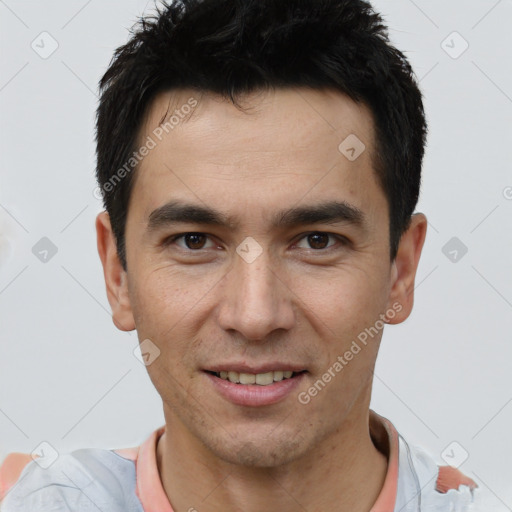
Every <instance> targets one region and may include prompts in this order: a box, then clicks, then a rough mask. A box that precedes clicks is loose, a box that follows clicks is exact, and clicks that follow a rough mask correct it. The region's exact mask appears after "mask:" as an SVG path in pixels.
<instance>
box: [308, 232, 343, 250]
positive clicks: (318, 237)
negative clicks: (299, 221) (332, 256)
mask: <svg viewBox="0 0 512 512" xmlns="http://www.w3.org/2000/svg"><path fill="white" fill-rule="evenodd" d="M329 238H331V239H334V240H336V239H337V240H338V241H340V237H337V236H335V235H331V234H330V233H323V232H315V233H309V234H307V235H305V236H304V237H302V239H301V240H306V241H307V243H308V244H309V246H310V247H303V248H305V249H314V250H321V249H328V248H329V247H332V246H333V245H335V244H331V245H327V244H328V243H329Z"/></svg>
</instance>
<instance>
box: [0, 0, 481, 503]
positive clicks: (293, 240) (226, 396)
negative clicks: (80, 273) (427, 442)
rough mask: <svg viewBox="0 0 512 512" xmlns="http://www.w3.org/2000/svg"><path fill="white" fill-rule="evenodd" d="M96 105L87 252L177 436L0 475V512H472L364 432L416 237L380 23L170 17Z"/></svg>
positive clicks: (287, 9) (401, 84) (397, 78)
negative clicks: (94, 188) (100, 207)
mask: <svg viewBox="0 0 512 512" xmlns="http://www.w3.org/2000/svg"><path fill="white" fill-rule="evenodd" d="M100 85H101V99H100V104H99V108H98V118H97V160H98V165H97V177H98V182H99V186H100V188H101V191H102V193H103V196H104V203H105V207H106V211H105V212H102V213H100V214H99V215H98V217H97V221H96V229H97V236H98V250H99V255H100V258H101V261H102V264H103V269H104V277H105V282H106V288H107V295H108V299H109V302H110V305H111V307H112V311H113V321H114V323H115V325H116V326H117V327H118V328H119V329H121V330H126V331H130V330H134V329H136V330H137V333H138V336H139V340H140V342H141V350H142V352H143V356H144V358H145V362H146V364H147V369H148V372H149V375H150V378H151V380H152V382H153V383H154V385H155V387H156V389H157V391H158V393H159V394H160V396H161V397H162V401H163V407H164V414H165V426H163V427H161V428H159V429H157V430H156V431H155V432H154V433H153V434H152V435H151V437H150V438H149V439H147V440H146V441H145V442H144V443H143V444H142V445H141V446H140V447H137V448H133V449H127V450H118V451H109V450H93V449H83V450H77V451H75V452H73V453H71V454H67V455H64V456H61V457H59V459H58V460H57V461H56V462H55V463H54V464H53V465H52V466H50V467H49V468H47V469H43V468H42V467H41V465H39V464H37V462H36V461H32V462H30V463H28V464H27V465H25V464H26V462H27V459H23V458H21V459H20V457H19V456H18V457H17V458H16V457H14V458H13V457H11V458H8V459H7V460H6V462H5V463H4V467H3V470H2V474H3V487H4V494H6V498H5V499H4V502H3V509H2V510H5V512H10V511H14V510H27V511H28V510H37V511H44V510H59V511H71V510H72V511H81V510H93V509H94V510H96V509H99V510H105V511H106V510H108V511H143V510H144V511H146V512H150V511H151V512H157V511H158V512H169V511H174V512H186V511H188V512H192V511H199V512H216V511H220V510H223V511H233V512H234V511H239V510H244V511H247V512H252V511H261V510H279V511H280V512H292V511H293V512H294V511H297V510H305V511H311V512H313V511H325V510H336V511H351V512H368V511H372V512H392V511H413V510H414V511H418V510H428V511H434V510H439V511H452V510H455V511H469V510H477V509H476V508H475V506H476V505H475V500H476V497H477V495H478V490H476V489H475V487H476V484H475V483H474V482H473V481H472V480H471V479H469V478H467V477H466V476H464V475H463V474H462V473H461V472H459V471H458V470H456V469H454V468H449V467H442V468H439V467H438V466H437V464H436V463H435V462H434V460H433V459H432V458H431V457H430V456H429V455H428V454H426V453H424V452H423V451H421V450H420V449H418V448H416V447H413V446H409V445H408V444H407V442H406V441H405V440H404V439H403V438H402V437H401V436H400V435H399V434H398V432H397V431H396V429H395V428H394V427H393V425H392V424H391V422H389V421H388V420H387V419H385V418H383V417H381V416H379V415H378V414H376V413H375V412H374V411H371V410H369V404H370V397H371V388H372V377H373V369H374V366H375V361H376V357H377V354H378V349H379V344H380V341H381V337H382V332H383V328H384V325H385V324H397V323H400V322H403V321H404V320H405V319H406V318H407V317H408V316H409V314H410V312H411V309H412V306H413V296H414V282H415V274H416V269H417V266H418V261H419V258H420V253H421V250H422V247H423V243H424V240H425V234H426V226H427V221H426V218H425V216H424V215H423V214H420V213H416V214H414V213H413V212H414V208H415V206H416V203H417V199H418V193H419V186H420V174H421V165H422V158H423V153H424V145H425V137H426V123H425V118H424V113H423V106H422V101H421V93H420V91H419V90H418V87H417V84H416V82H415V80H414V78H413V75H412V71H411V68H410V66H409V64H408V63H407V61H406V59H405V57H404V56H403V55H402V54H401V53H400V52H399V51H398V50H396V49H395V48H393V47H392V46H391V45H390V44H389V41H388V39H387V33H386V29H385V27H384V25H383V23H382V19H381V17H380V16H379V15H378V14H376V13H375V12H374V11H373V10H372V8H371V6H370V5H369V4H368V3H366V2H363V1H360V0H323V1H318V0H316V1H313V0H309V1H305V0H287V1H284V0H237V1H234V0H202V1H199V0H190V1H177V2H175V3H173V4H172V5H170V6H167V7H164V8H162V10H161V11H160V12H159V13H158V15H157V16H156V17H155V18H154V19H145V20H143V22H142V23H141V25H140V26H139V28H138V30H137V31H135V32H134V34H133V36H132V38H131V40H130V41H129V42H128V43H127V44H126V45H124V46H123V47H121V48H119V49H118V50H117V51H116V54H115V58H114V60H113V62H112V63H111V65H110V67H109V69H108V70H107V72H106V74H105V76H104V77H103V79H102V81H101V84H100ZM43 466H44V465H43ZM16 481H17V483H15V482H16ZM9 489H10V491H9Z"/></svg>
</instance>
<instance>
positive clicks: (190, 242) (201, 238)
mask: <svg viewBox="0 0 512 512" xmlns="http://www.w3.org/2000/svg"><path fill="white" fill-rule="evenodd" d="M206 238H207V237H206V235H203V234H201V233H188V234H186V235H183V240H184V242H185V245H186V246H187V248H188V249H202V248H203V246H204V244H205V242H206Z"/></svg>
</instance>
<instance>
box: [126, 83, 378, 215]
mask: <svg viewBox="0 0 512 512" xmlns="http://www.w3.org/2000/svg"><path fill="white" fill-rule="evenodd" d="M237 101H238V102H239V105H240V107H241V108H237V107H236V106H235V105H233V104H232V103H231V102H230V101H229V100H226V99H224V98H221V97H219V96H217V95H214V94H209V93H208V94H200V93H198V92H195V91H190V90H180V91H171V92H165V93H161V94H159V95H158V96H157V97H156V98H155V100H154V101H153V103H152V104H151V106H150V108H149V109H148V112H147V114H146V118H145V120H144V123H143V125H142V128H141V130H140V133H139V144H140V145H144V144H147V142H148V141H149V140H150V139H151V141H152V143H151V146H152V149H151V150H150V151H148V152H147V154H146V156H145V157H144V159H143V160H142V161H141V162H140V164H139V166H138V169H137V171H136V174H135V180H134V184H133V190H132V201H131V206H130V210H131V209H132V206H133V207H134V208H135V209H137V210H138V215H139V217H140V216H142V217H143V218H145V219H147V218H148V217H149V215H150V214H151V212H152V211H153V210H154V209H155V208H157V207H159V206H161V205H163V204H165V203H166V202H168V201H169V200H172V199H178V200H187V201H189V202H190V200H193V201H194V202H196V203H204V204H208V205H211V206H215V207H218V209H220V207H221V205H223V206H224V210H225V211H226V213H227V214H230V213H233V214H236V213H239V212H235V211H233V212H229V211H228V210H229V209H230V208H233V209H236V208H238V209H240V208H241V207H243V208H244V209H245V210H246V211H247V210H248V209H250V208H253V211H252V216H253V217H257V216H260V217H261V218H263V217H264V214H265V211H267V213H269V212H270V210H271V209H272V208H273V207H277V206H280V207H282V206H284V205H291V204H294V203H298V202H300V201H301V200H306V201H307V202H310V203H311V201H315V200H317V199H319V198H320V197H321V198H322V199H323V200H325V199H328V200H343V201H347V202H351V203H353V204H354V205H355V206H356V207H357V208H360V209H364V208H365V207H366V208H370V209H373V210H375V209H378V208H380V207H382V206H383V207H384V208H386V202H385V198H384V196H383V194H382V191H381V190H380V187H379V186H378V182H377V177H376V175H375V172H374V171H373V161H372V155H373V154H374V145H375V143H374V127H373V119H372V115H371V112H370V111H369V109H368V108H367V107H365V106H364V105H362V104H357V103H355V102H353V101H352V100H350V99H349V98H348V97H346V96H345V95H343V94H341V93H339V92H335V91H314V90H309V89H281V90H279V89H278V90H275V91H259V92H255V93H251V94H248V95H245V96H244V97H243V98H240V99H239V100H237ZM354 157H355V158H354ZM376 196H379V197H376ZM262 206H265V208H262ZM270 213H271V212H270ZM139 220H140V219H139Z"/></svg>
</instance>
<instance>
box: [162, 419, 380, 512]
mask: <svg viewBox="0 0 512 512" xmlns="http://www.w3.org/2000/svg"><path fill="white" fill-rule="evenodd" d="M352 416H354V415H352ZM178 461H179V462H178ZM157 462H158V469H159V473H160V477H161V480H162V484H163V487H164V490H165V492H166V494H167V496H168V497H169V501H170V502H171V504H172V506H173V510H174V512H194V510H196V511H197V512H218V511H219V510H222V511H225V512H235V511H239V510H244V512H259V511H261V510H279V511H280V512H296V511H297V509H304V510H337V511H345V510H346V511H349V510H350V511H351V512H368V511H369V510H370V509H371V507H372V505H373V504H374V503H375V501H376V499H377V497H378V495H379V493H380V490H381V489H382V486H383V484H384V479H385V476H386V470H387V458H386V456H385V455H383V454H382V453H380V452H379V451H378V450H377V448H376V447H375V445H374V444H373V442H372V440H371V437H370V434H369V427H368V410H366V411H363V412H362V413H360V414H358V415H357V416H356V417H350V418H346V420H345V421H344V423H343V424H342V425H340V427H339V428H338V429H337V431H336V432H335V433H334V434H333V435H332V436H330V437H328V438H326V439H324V440H323V441H322V442H321V443H320V444H319V445H317V446H316V447H315V449H314V450H313V451H312V452H311V453H308V454H307V455H305V456H303V457H301V458H300V459H297V460H294V461H293V462H291V463H289V464H286V465H284V466H276V467H265V468H261V467H248V466H240V465H235V464H232V463H229V462H226V461H224V460H222V459H219V458H218V457H216V456H215V455H214V454H213V453H212V452H211V451H209V450H208V449H207V448H206V447H205V446H204V445H203V444H202V443H201V442H200V441H199V440H198V439H197V438H195V437H194V436H193V435H192V434H191V433H190V432H189V431H188V430H187V429H186V428H185V427H184V425H183V424H182V423H181V422H180V421H179V419H177V418H175V417H173V416H172V415H166V430H165V433H164V434H163V435H162V437H161V438H160V440H159V442H158V446H157Z"/></svg>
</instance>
